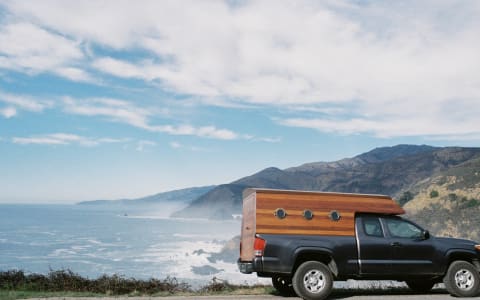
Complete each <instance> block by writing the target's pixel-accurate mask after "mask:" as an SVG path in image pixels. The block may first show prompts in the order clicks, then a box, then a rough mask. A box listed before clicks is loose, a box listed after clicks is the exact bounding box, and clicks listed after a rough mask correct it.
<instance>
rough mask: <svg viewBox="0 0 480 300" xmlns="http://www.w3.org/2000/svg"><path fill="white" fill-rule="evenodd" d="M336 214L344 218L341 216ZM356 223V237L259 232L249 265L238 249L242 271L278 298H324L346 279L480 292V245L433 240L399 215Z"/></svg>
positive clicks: (369, 216) (363, 217)
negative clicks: (267, 283) (268, 285)
mask: <svg viewBox="0 0 480 300" xmlns="http://www.w3.org/2000/svg"><path fill="white" fill-rule="evenodd" d="M272 207H273V206H272ZM263 211H265V210H263ZM335 213H336V214H337V215H335V216H334V217H336V218H337V217H338V218H339V219H340V218H341V213H340V212H337V211H335ZM244 214H245V210H244ZM287 215H288V212H284V216H283V218H285V216H287ZM309 217H311V216H309ZM257 218H259V217H257ZM283 218H282V219H283ZM292 218H293V217H292ZM352 218H353V220H352V222H353V224H354V234H353V235H352V236H349V235H344V236H340V235H328V234H327V235H305V234H282V233H255V234H254V239H253V247H252V248H253V255H252V256H251V257H252V259H251V260H248V261H245V260H242V251H249V249H247V248H248V247H246V246H245V245H243V246H242V245H240V248H241V250H240V251H241V258H240V259H239V261H238V266H239V269H240V271H241V272H242V273H252V272H256V273H257V275H258V276H259V277H271V278H272V283H273V285H274V287H275V288H276V289H277V290H278V291H279V293H280V294H282V295H291V294H297V295H298V296H300V297H302V298H303V299H325V298H327V297H328V295H329V294H330V292H331V290H332V286H333V281H334V280H339V281H342V280H347V279H357V280H398V281H404V282H406V284H407V285H408V286H409V287H410V288H411V289H413V290H415V291H419V292H427V291H429V290H430V289H431V288H432V287H433V285H434V284H436V283H441V282H443V283H444V284H445V287H446V289H447V290H448V292H449V293H450V294H452V295H454V296H458V297H473V296H477V295H478V294H479V293H480V276H479V273H480V245H478V244H476V243H475V242H473V241H469V240H462V239H454V238H440V237H433V236H432V235H430V234H429V232H428V231H427V230H425V229H423V228H421V227H420V226H418V225H417V224H415V223H413V222H411V221H409V220H406V219H404V218H401V217H400V216H397V215H389V214H378V213H355V214H354V215H353V217H352ZM277 219H278V216H277ZM279 222H280V221H279ZM268 224H273V221H269V223H268ZM268 226H272V225H268ZM291 226H293V225H291ZM257 227H258V226H257ZM247 229H248V226H247ZM244 231H245V230H244V228H242V235H244V234H245V235H246V233H245V232H244ZM242 242H243V243H245V239H244V237H243V236H242ZM242 248H243V249H242ZM243 256H244V257H245V254H244V255H243ZM247 257H248V256H247Z"/></svg>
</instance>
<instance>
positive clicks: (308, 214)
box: [303, 209, 313, 220]
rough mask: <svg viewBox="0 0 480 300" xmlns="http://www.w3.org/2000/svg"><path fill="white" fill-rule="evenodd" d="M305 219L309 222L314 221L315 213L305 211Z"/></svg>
mask: <svg viewBox="0 0 480 300" xmlns="http://www.w3.org/2000/svg"><path fill="white" fill-rule="evenodd" d="M303 217H304V218H305V219H307V220H311V219H313V212H312V211H311V210H309V209H306V210H304V211H303Z"/></svg>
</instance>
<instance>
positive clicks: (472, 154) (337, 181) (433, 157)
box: [173, 145, 480, 219]
mask: <svg viewBox="0 0 480 300" xmlns="http://www.w3.org/2000/svg"><path fill="white" fill-rule="evenodd" d="M477 159H480V148H459V147H445V148H438V147H431V146H426V145H420V146H418V145H397V146H394V147H383V148H376V149H374V150H372V151H369V152H367V153H363V154H360V155H358V156H356V157H353V158H346V159H342V160H339V161H335V162H315V163H307V164H304V165H301V166H298V167H293V168H288V169H285V170H280V169H277V168H267V169H265V170H262V171H260V172H258V173H256V174H253V175H251V176H248V177H244V178H241V179H239V180H237V181H234V182H232V183H230V184H223V185H219V186H217V187H216V188H214V189H212V190H210V191H209V192H207V193H205V194H203V195H201V196H200V197H199V198H198V199H196V200H194V201H193V202H192V203H191V204H190V205H189V206H188V207H186V208H185V209H182V210H181V211H179V212H177V213H175V214H174V215H173V216H176V217H178V216H182V217H200V218H201V217H204V218H220V219H223V218H230V217H231V215H232V214H239V213H241V205H242V191H243V190H244V189H245V188H247V187H259V188H260V187H261V188H275V189H293V190H297V189H300V190H316V191H332V192H352V193H373V194H387V195H390V196H393V197H395V198H397V199H399V198H401V197H402V196H403V194H404V193H405V192H407V191H408V192H410V193H412V196H414V195H415V194H416V193H419V191H420V190H421V189H422V187H420V186H419V184H420V183H421V182H426V181H428V180H430V179H431V178H436V177H438V176H440V175H441V174H447V173H448V171H452V172H453V171H454V170H455V169H456V167H460V166H462V165H464V164H465V165H468V164H469V163H471V162H472V161H475V160H477ZM445 176H446V175H445ZM476 182H479V181H478V180H477V181H476ZM409 200H410V199H409Z"/></svg>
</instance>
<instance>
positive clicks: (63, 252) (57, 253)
mask: <svg viewBox="0 0 480 300" xmlns="http://www.w3.org/2000/svg"><path fill="white" fill-rule="evenodd" d="M76 254H77V252H76V251H73V250H71V249H55V250H54V251H53V252H52V253H50V254H49V255H48V256H49V257H62V258H66V257H72V256H75V255H76Z"/></svg>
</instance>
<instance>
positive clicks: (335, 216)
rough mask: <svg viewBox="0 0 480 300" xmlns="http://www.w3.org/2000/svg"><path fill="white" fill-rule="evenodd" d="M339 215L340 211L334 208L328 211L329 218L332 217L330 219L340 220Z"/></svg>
mask: <svg viewBox="0 0 480 300" xmlns="http://www.w3.org/2000/svg"><path fill="white" fill-rule="evenodd" d="M340 218H341V216H340V213H339V212H338V211H336V210H332V211H331V212H330V219H332V221H338V220H340Z"/></svg>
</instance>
